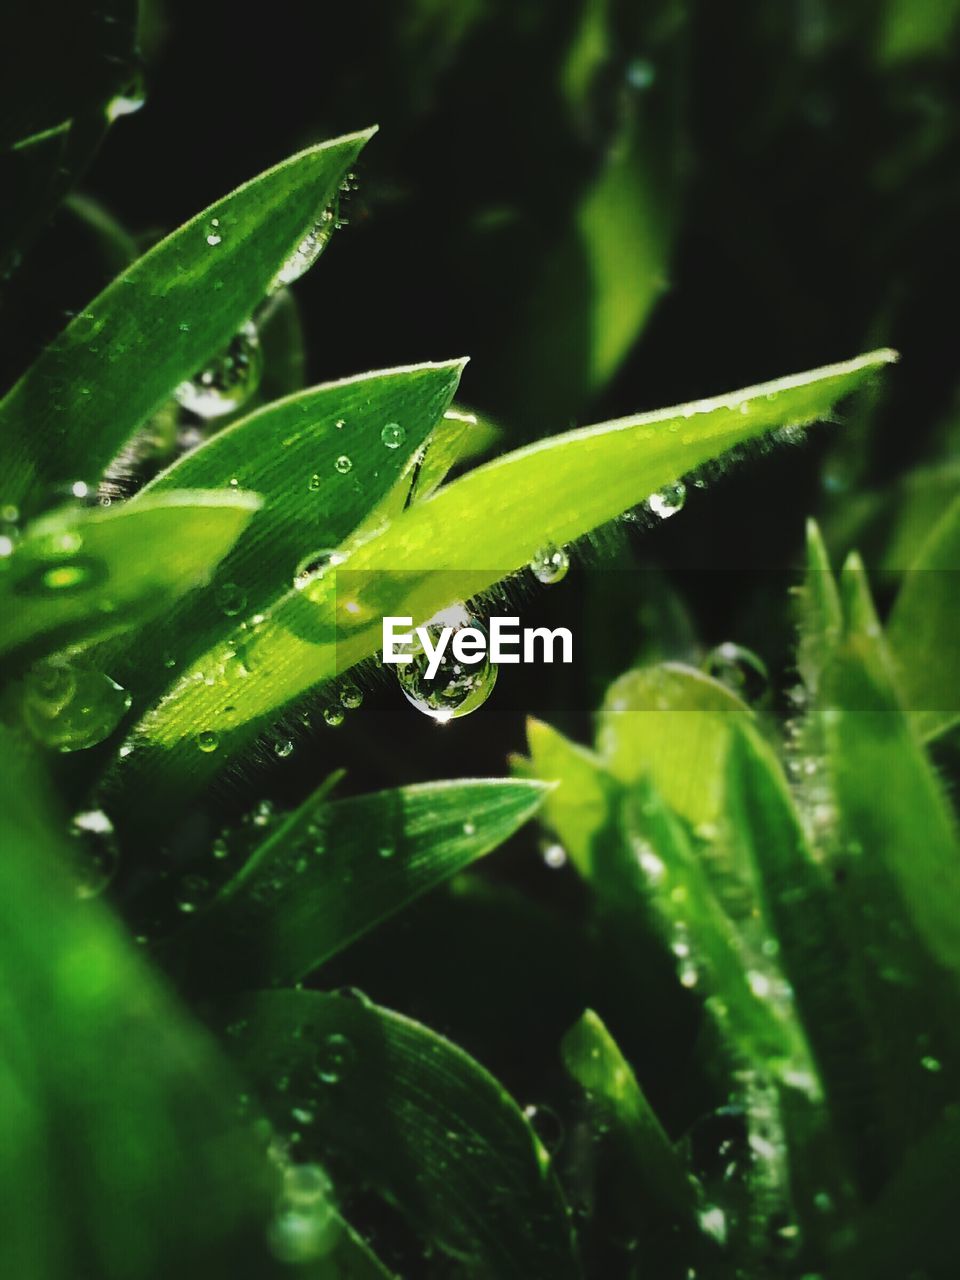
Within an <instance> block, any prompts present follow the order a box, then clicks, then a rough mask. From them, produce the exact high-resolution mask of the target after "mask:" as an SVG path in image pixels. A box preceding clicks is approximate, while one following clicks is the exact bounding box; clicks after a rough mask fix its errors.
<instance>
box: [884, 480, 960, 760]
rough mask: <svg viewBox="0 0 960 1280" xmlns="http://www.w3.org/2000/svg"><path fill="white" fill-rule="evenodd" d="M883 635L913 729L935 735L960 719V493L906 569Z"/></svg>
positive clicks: (923, 735)
mask: <svg viewBox="0 0 960 1280" xmlns="http://www.w3.org/2000/svg"><path fill="white" fill-rule="evenodd" d="M887 636H888V639H889V643H890V648H891V650H892V653H893V657H894V660H895V661H896V663H897V669H898V681H899V685H900V688H901V690H902V691H903V697H904V701H905V705H906V707H907V710H908V711H909V712H910V713H911V714H912V718H913V722H914V726H915V728H916V730H917V732H918V733H919V734H920V736H921V737H922V738H923V739H924V740H926V741H929V740H930V739H932V738H937V737H939V736H940V735H941V734H943V733H946V732H947V730H949V729H951V728H952V727H953V726H954V725H955V724H957V723H958V722H960V646H958V644H957V639H958V637H960V497H957V498H955V499H954V500H953V502H952V503H951V504H950V506H949V507H948V508H947V510H946V511H945V512H944V513H943V515H942V516H941V518H940V520H939V521H938V522H937V524H936V525H935V526H934V528H933V529H932V531H931V532H930V534H929V535H928V537H927V539H926V541H925V542H924V543H923V545H922V546H921V548H920V551H919V553H918V555H917V557H916V559H915V560H914V562H913V564H912V566H911V567H910V568H909V569H908V570H907V571H906V573H905V574H904V578H903V584H902V586H901V588H900V593H899V595H898V596H897V599H896V602H895V604H894V606H893V611H892V613H891V614H890V621H889V624H888V628H887Z"/></svg>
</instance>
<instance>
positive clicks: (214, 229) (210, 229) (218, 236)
mask: <svg viewBox="0 0 960 1280" xmlns="http://www.w3.org/2000/svg"><path fill="white" fill-rule="evenodd" d="M222 240H223V232H222V231H221V229H220V219H219V218H211V219H210V221H209V222H208V223H207V244H208V245H210V247H211V248H215V247H216V246H217V245H218V244H220V242H221V241H222Z"/></svg>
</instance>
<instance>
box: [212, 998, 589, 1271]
mask: <svg viewBox="0 0 960 1280" xmlns="http://www.w3.org/2000/svg"><path fill="white" fill-rule="evenodd" d="M231 1027H232V1028H233V1033H232V1034H231V1036H230V1043H231V1047H232V1049H233V1050H234V1052H235V1053H236V1054H237V1056H238V1058H239V1060H240V1062H241V1063H242V1064H243V1067H244V1069H245V1071H246V1072H247V1073H248V1075H250V1076H251V1077H252V1078H254V1079H255V1080H257V1081H258V1082H259V1087H260V1089H261V1092H262V1096H263V1099H264V1103H265V1105H266V1106H267V1108H268V1110H272V1111H274V1112H275V1113H276V1114H277V1116H278V1118H282V1120H283V1121H287V1120H288V1117H289V1110H290V1099H291V1098H295V1099H298V1105H302V1106H303V1108H304V1109H306V1110H307V1111H309V1112H310V1113H311V1115H312V1117H313V1120H312V1123H311V1124H310V1125H308V1126H305V1127H304V1128H303V1129H302V1131H301V1135H302V1136H301V1141H300V1144H299V1149H300V1150H301V1151H302V1153H303V1154H304V1155H306V1156H308V1157H309V1155H310V1154H311V1152H312V1150H313V1148H314V1146H316V1149H317V1150H318V1151H319V1150H323V1151H325V1152H330V1153H331V1154H332V1155H335V1157H336V1159H337V1161H338V1163H339V1164H341V1165H342V1166H344V1167H345V1168H346V1169H348V1170H349V1172H350V1173H351V1174H352V1175H353V1176H354V1177H355V1178H356V1179H357V1180H358V1182H359V1183H361V1184H363V1185H372V1186H373V1187H374V1188H375V1189H377V1190H378V1191H379V1192H380V1193H381V1194H383V1195H385V1196H386V1197H387V1198H388V1199H389V1200H390V1201H391V1202H392V1203H393V1204H395V1205H397V1206H398V1207H399V1209H400V1210H401V1212H402V1213H403V1214H404V1215H405V1216H406V1217H407V1218H408V1219H409V1221H410V1223H411V1224H412V1226H413V1227H414V1229H415V1230H416V1231H418V1232H419V1233H420V1234H422V1235H423V1236H425V1237H427V1238H428V1240H429V1241H430V1242H432V1243H434V1244H436V1245H438V1246H439V1247H440V1248H442V1249H444V1250H445V1251H447V1252H449V1253H450V1254H452V1255H453V1256H454V1257H455V1258H456V1259H457V1264H458V1269H459V1272H460V1274H463V1275H464V1276H476V1277H481V1276H482V1277H492V1276H496V1277H497V1280H531V1277H533V1276H537V1277H540V1276H543V1277H546V1276H549V1277H550V1280H574V1278H575V1277H579V1275H580V1268H579V1265H578V1263H577V1260H576V1256H575V1252H574V1246H573V1241H572V1234H571V1229H570V1223H569V1219H568V1216H567V1211H566V1207H565V1205H564V1203H563V1199H562V1197H561V1193H560V1190H559V1187H558V1184H557V1182H556V1179H555V1178H554V1175H553V1173H552V1170H551V1167H550V1161H549V1158H548V1156H547V1154H546V1152H545V1151H544V1149H543V1148H542V1146H541V1145H540V1143H539V1142H538V1140H537V1138H536V1137H535V1135H534V1134H533V1132H532V1130H531V1128H530V1126H529V1125H528V1123H527V1122H526V1120H525V1119H524V1117H523V1116H522V1115H521V1113H520V1110H519V1108H518V1107H517V1105H516V1103H515V1102H514V1101H513V1099H512V1098H511V1097H510V1096H509V1094H508V1093H507V1092H506V1091H505V1090H504V1089H503V1087H502V1086H501V1085H500V1084H499V1083H498V1082H497V1081H496V1080H495V1079H494V1078H493V1077H492V1076H491V1075H489V1074H488V1073H487V1072H486V1071H485V1070H484V1069H483V1067H481V1066H480V1065H479V1064H478V1063H477V1062H475V1061H474V1060H473V1059H472V1058H470V1057H469V1056H468V1055H467V1054H466V1053H464V1052H463V1050H462V1049H459V1048H457V1047H456V1046H455V1045H453V1044H451V1043H450V1042H449V1041H447V1040H444V1039H443V1038H442V1037H440V1036H438V1035H435V1034H434V1033H433V1032H432V1031H429V1030H427V1028H425V1027H422V1026H420V1025H418V1024H417V1023H416V1022H412V1021H410V1020H409V1019H408V1018H404V1017H401V1016H400V1015H399V1014H396V1013H391V1012H389V1011H388V1010H386V1009H383V1008H379V1007H378V1006H376V1005H374V1004H372V1003H371V1002H370V1001H368V1000H366V999H364V998H359V999H358V998H353V999H350V998H345V997H343V996H336V995H323V994H321V993H319V992H316V991H275V992H265V993H263V994H260V995H256V996H253V997H251V998H250V999H249V1000H246V1001H244V1002H243V1003H242V1004H241V1005H240V1006H238V1008H237V1009H236V1011H235V1014H234V1015H233V1020H232V1022H231ZM279 1079H283V1080H285V1081H286V1082H287V1084H286V1087H285V1088H284V1089H283V1090H282V1091H279V1092H278V1091H277V1089H276V1082H277V1081H278V1080H279Z"/></svg>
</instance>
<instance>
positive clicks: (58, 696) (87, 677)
mask: <svg viewBox="0 0 960 1280" xmlns="http://www.w3.org/2000/svg"><path fill="white" fill-rule="evenodd" d="M132 701H133V699H132V697H131V695H130V694H129V693H128V692H127V690H126V689H124V688H123V687H122V686H121V685H119V684H117V682H116V681H115V680H111V679H110V677H109V676H108V675H104V673H103V672H102V671H93V670H89V669H87V668H83V667H74V666H71V665H69V664H68V663H65V662H62V661H58V660H51V661H48V662H40V663H37V664H36V665H35V666H34V667H33V668H31V670H30V672H29V673H28V675H27V677H26V679H25V681H24V696H23V719H24V723H25V724H26V726H27V728H28V729H29V731H30V733H31V734H32V735H33V736H34V737H35V738H36V739H37V741H38V742H41V743H43V745H44V746H45V747H50V748H52V749H53V750H56V751H85V750H87V749H88V748H90V747H95V746H97V745H98V744H99V743H101V742H103V741H105V740H106V739H107V738H108V737H109V736H110V734H111V733H113V731H114V730H115V729H116V727H117V725H119V723H120V721H121V720H122V719H123V717H124V715H125V714H126V712H127V711H128V710H129V709H130V704H131V702H132Z"/></svg>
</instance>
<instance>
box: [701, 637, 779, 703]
mask: <svg viewBox="0 0 960 1280" xmlns="http://www.w3.org/2000/svg"><path fill="white" fill-rule="evenodd" d="M701 667H702V670H704V671H705V672H706V673H707V674H708V675H710V676H713V678H714V679H715V680H719V681H720V683H721V684H725V685H726V686H727V688H728V689H732V690H733V692H734V693H736V694H737V695H738V696H739V697H741V698H743V700H744V701H745V702H758V701H759V700H760V699H761V698H762V697H763V695H764V694H765V693H766V691H767V688H768V687H769V684H770V674H769V672H768V671H767V668H766V664H765V663H764V662H763V659H762V658H759V657H757V655H756V654H755V653H754V652H753V651H752V650H750V649H744V648H743V646H742V645H739V644H732V643H731V642H730V641H725V642H724V643H723V644H718V645H717V647H716V648H715V649H711V650H710V652H709V653H708V654H707V656H706V657H705V658H704V660H703V663H702V664H701Z"/></svg>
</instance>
